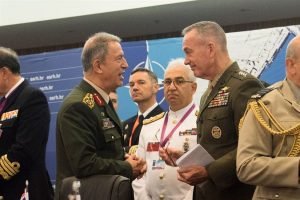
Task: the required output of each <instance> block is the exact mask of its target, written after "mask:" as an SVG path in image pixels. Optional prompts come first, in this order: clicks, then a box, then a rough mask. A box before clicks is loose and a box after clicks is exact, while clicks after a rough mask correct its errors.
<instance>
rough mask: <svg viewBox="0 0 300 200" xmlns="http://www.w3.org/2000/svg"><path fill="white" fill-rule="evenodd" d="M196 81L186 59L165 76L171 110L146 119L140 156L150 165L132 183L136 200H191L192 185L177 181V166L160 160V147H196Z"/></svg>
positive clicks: (140, 144)
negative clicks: (186, 63) (194, 96)
mask: <svg viewBox="0 0 300 200" xmlns="http://www.w3.org/2000/svg"><path fill="white" fill-rule="evenodd" d="M195 81H196V78H195V77H194V75H193V72H192V71H191V69H190V68H189V66H186V65H184V63H183V59H176V60H173V61H171V62H170V63H169V65H168V67H167V70H166V72H165V77H164V95H165V98H166V101H167V102H168V103H169V105H170V108H169V111H168V112H166V113H161V114H159V115H156V116H154V117H152V118H150V119H148V120H144V125H143V128H142V130H141V135H140V139H139V145H138V149H137V152H136V153H137V155H138V156H140V157H141V158H144V159H145V160H146V162H147V172H146V174H145V175H144V176H143V177H142V178H141V179H136V180H134V181H133V183H132V186H133V190H134V197H135V200H147V199H148V200H149V199H151V200H157V199H170V200H177V199H178V200H183V199H184V200H191V199H192V196H193V186H190V185H188V184H186V183H183V182H180V181H178V180H177V169H178V168H177V167H172V166H168V165H166V164H165V162H164V161H163V160H162V159H160V157H159V153H158V149H159V147H176V148H180V149H181V150H182V151H188V150H189V149H190V148H191V147H193V146H195V145H196V144H197V131H196V119H197V108H198V106H197V105H195V104H194V102H193V94H194V93H195V91H196V88H197V84H196V82H195Z"/></svg>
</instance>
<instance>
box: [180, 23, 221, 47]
mask: <svg viewBox="0 0 300 200" xmlns="http://www.w3.org/2000/svg"><path fill="white" fill-rule="evenodd" d="M194 29H195V30H197V32H198V33H199V35H201V36H203V37H204V38H207V37H212V38H214V39H215V40H216V42H218V44H219V45H220V46H221V49H222V50H223V51H225V52H227V39H226V34H225V32H224V30H223V28H222V27H221V26H220V25H219V24H217V23H216V22H213V21H201V22H197V23H194V24H192V25H190V26H188V27H186V28H184V29H183V30H182V35H183V36H184V35H185V34H186V33H188V32H190V31H192V30H194Z"/></svg>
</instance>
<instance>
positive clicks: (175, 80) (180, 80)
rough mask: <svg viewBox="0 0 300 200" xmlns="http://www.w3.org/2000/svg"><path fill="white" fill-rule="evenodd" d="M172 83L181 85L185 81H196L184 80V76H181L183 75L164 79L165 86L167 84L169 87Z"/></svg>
mask: <svg viewBox="0 0 300 200" xmlns="http://www.w3.org/2000/svg"><path fill="white" fill-rule="evenodd" d="M166 81H167V82H166ZM172 83H173V85H174V86H181V85H183V84H184V83H194V81H188V80H184V78H181V77H179V78H175V79H174V80H172V79H166V80H163V81H162V84H163V85H164V86H167V87H170V86H171V84H172Z"/></svg>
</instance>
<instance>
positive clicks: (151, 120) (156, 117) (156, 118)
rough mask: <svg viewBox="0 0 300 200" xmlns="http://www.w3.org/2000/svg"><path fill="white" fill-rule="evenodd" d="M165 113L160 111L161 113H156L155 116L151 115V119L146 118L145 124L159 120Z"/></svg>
mask: <svg viewBox="0 0 300 200" xmlns="http://www.w3.org/2000/svg"><path fill="white" fill-rule="evenodd" d="M164 115H165V112H162V113H160V114H158V115H155V116H153V117H150V118H149V119H144V121H143V125H146V124H150V123H152V122H155V121H157V120H159V119H161V118H163V116H164Z"/></svg>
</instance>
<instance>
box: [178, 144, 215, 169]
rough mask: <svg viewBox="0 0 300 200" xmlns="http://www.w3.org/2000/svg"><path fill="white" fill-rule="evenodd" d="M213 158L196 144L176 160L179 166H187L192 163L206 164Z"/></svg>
mask: <svg viewBox="0 0 300 200" xmlns="http://www.w3.org/2000/svg"><path fill="white" fill-rule="evenodd" d="M214 160H215V159H214V158H213V157H212V156H211V155H210V154H209V153H208V152H207V151H206V150H205V149H204V148H203V147H202V146H201V145H200V144H197V145H196V146H194V147H193V148H191V149H190V150H189V151H188V152H186V153H185V154H183V155H182V156H181V157H180V158H178V159H177V160H176V164H177V166H179V167H187V166H192V165H200V166H204V167H205V166H206V165H208V164H210V163H211V162H213V161H214Z"/></svg>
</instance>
